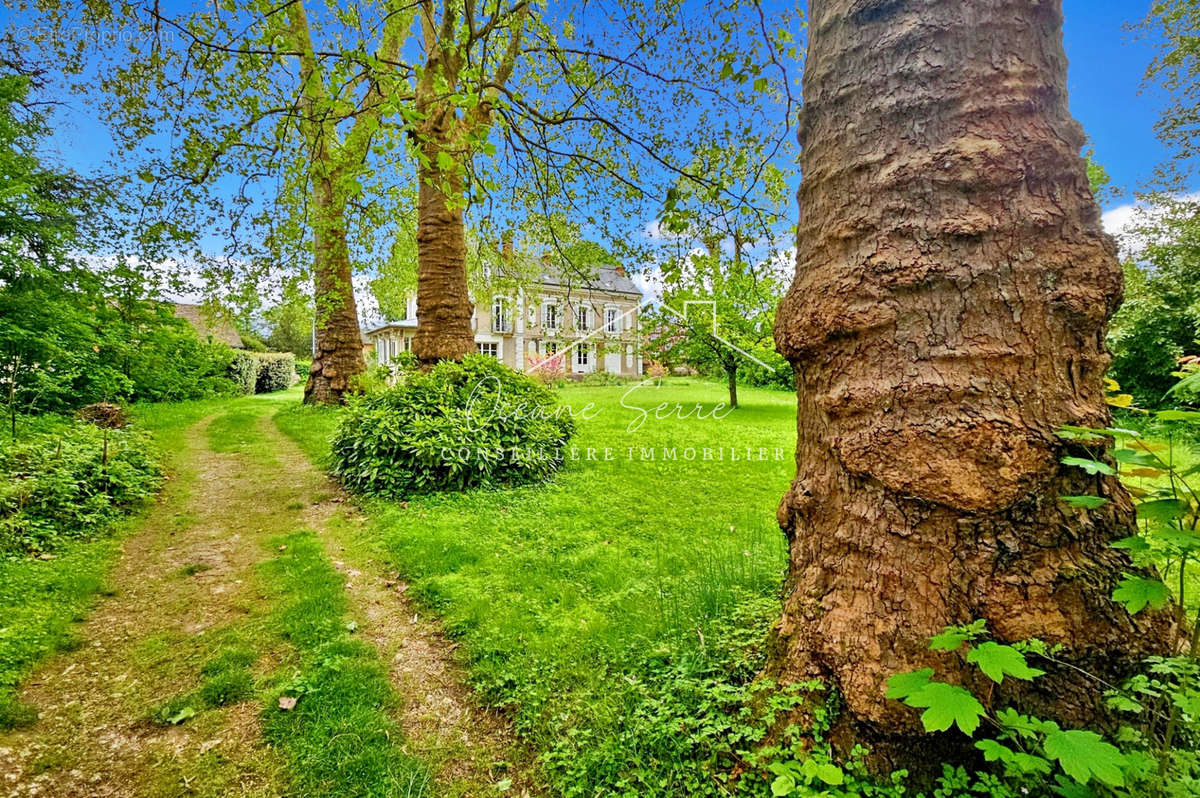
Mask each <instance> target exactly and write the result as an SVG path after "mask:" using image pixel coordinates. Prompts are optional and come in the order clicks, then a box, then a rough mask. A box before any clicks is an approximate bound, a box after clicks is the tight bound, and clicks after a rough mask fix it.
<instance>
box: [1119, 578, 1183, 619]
mask: <svg viewBox="0 0 1200 798" xmlns="http://www.w3.org/2000/svg"><path fill="white" fill-rule="evenodd" d="M1112 599H1113V601H1115V602H1117V603H1119V604H1123V605H1124V606H1125V609H1126V610H1127V611H1128V612H1129V614H1130V615H1135V614H1137V613H1139V612H1141V611H1142V610H1143V609H1144V608H1145V607H1146V606H1147V605H1149V606H1150V608H1151V609H1155V610H1157V609H1159V608H1160V607H1162V606H1164V605H1165V604H1166V603H1167V602H1168V601H1170V599H1171V592H1170V590H1168V589H1167V586H1166V585H1164V584H1163V583H1162V582H1161V581H1159V580H1158V579H1145V578H1143V577H1140V576H1131V575H1126V577H1125V578H1124V579H1122V580H1121V583H1120V584H1119V585H1117V589H1116V590H1114V591H1113V594H1112Z"/></svg>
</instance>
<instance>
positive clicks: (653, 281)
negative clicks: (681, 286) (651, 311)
mask: <svg viewBox="0 0 1200 798" xmlns="http://www.w3.org/2000/svg"><path fill="white" fill-rule="evenodd" d="M629 279H630V280H633V284H634V285H636V286H637V287H638V290H639V291H641V292H642V301H643V302H653V303H654V304H655V305H657V304H659V303H660V302H662V292H663V279H662V272H661V271H659V270H658V268H657V267H655V268H652V269H647V270H645V271H640V272H635V273H633V274H631V275H629Z"/></svg>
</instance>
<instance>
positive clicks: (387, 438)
mask: <svg viewBox="0 0 1200 798" xmlns="http://www.w3.org/2000/svg"><path fill="white" fill-rule="evenodd" d="M400 380H401V381H400V383H399V384H398V385H396V386H395V387H393V388H388V389H386V390H383V391H380V392H378V393H375V394H370V395H367V396H364V397H361V398H357V399H354V400H352V401H351V404H350V408H349V410H348V412H347V413H346V416H345V418H344V419H343V421H342V423H341V424H340V425H339V426H338V429H337V432H336V433H335V434H334V437H333V466H334V472H335V473H336V474H337V476H338V477H339V478H341V480H342V482H343V484H345V485H346V487H347V488H349V489H350V490H353V491H357V492H359V493H364V494H367V495H371V496H384V497H405V496H410V495H414V494H420V493H431V492H435V491H442V490H466V489H468V488H476V487H495V486H500V485H519V484H524V483H530V482H537V481H540V480H544V479H547V478H548V477H550V476H551V475H552V474H553V473H554V472H555V471H556V470H558V468H559V467H560V466H561V465H562V462H563V451H562V449H563V447H564V446H565V445H566V443H567V441H568V440H569V439H570V437H571V435H572V434H573V433H574V431H575V424H574V421H573V419H572V418H571V416H570V414H569V413H568V412H567V411H566V408H559V407H557V406H556V403H555V399H554V394H553V393H552V392H550V391H549V390H548V389H546V388H545V387H543V386H541V385H539V384H538V383H537V382H535V381H534V380H533V379H531V378H529V377H527V376H525V375H523V374H519V373H517V372H516V371H513V370H512V369H510V368H508V367H507V366H504V365H503V364H501V363H499V362H498V361H496V359H495V358H491V357H487V356H483V355H468V356H467V357H466V358H464V360H463V362H462V363H455V362H452V361H444V362H441V363H439V364H437V365H436V366H434V367H433V369H432V370H430V371H429V372H426V373H422V372H412V373H404V374H402V375H401V377H400Z"/></svg>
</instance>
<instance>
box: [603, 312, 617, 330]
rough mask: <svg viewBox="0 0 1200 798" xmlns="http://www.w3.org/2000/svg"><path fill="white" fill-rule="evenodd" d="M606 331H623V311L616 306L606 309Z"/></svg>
mask: <svg viewBox="0 0 1200 798" xmlns="http://www.w3.org/2000/svg"><path fill="white" fill-rule="evenodd" d="M604 331H605V332H610V333H616V332H620V331H621V311H619V310H617V309H616V308H605V309H604Z"/></svg>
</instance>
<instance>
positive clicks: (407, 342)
mask: <svg viewBox="0 0 1200 798" xmlns="http://www.w3.org/2000/svg"><path fill="white" fill-rule="evenodd" d="M404 351H405V352H411V351H412V337H411V336H408V335H406V336H404Z"/></svg>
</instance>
